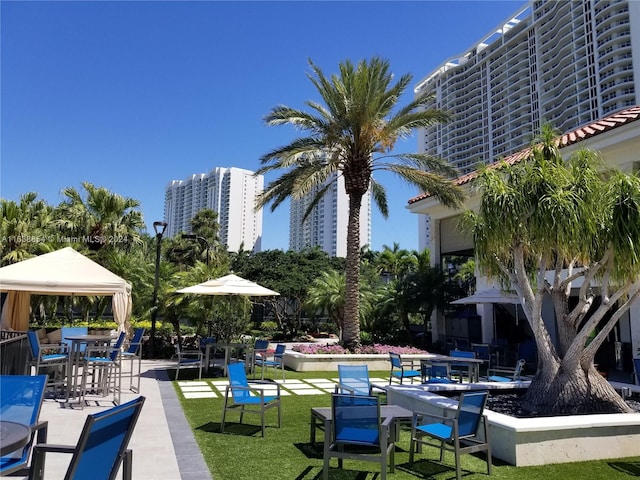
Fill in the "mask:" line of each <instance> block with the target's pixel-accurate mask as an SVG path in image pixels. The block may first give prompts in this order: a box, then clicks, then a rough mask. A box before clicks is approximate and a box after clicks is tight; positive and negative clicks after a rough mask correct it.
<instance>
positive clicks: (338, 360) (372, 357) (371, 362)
mask: <svg viewBox="0 0 640 480" xmlns="http://www.w3.org/2000/svg"><path fill="white" fill-rule="evenodd" d="M420 358H425V355H424V354H422V355H402V360H403V361H406V360H414V361H415V368H416V369H417V368H418V367H419V366H420ZM345 364H353V365H367V366H368V367H369V370H370V371H379V370H390V368H391V364H390V363H389V355H388V354H385V355H378V354H364V355H354V354H351V353H342V354H326V353H319V354H315V355H309V354H306V353H299V352H292V351H286V352H285V354H284V365H285V367H287V368H290V369H291V370H295V371H296V372H318V371H320V372H330V371H334V372H337V371H338V365H345Z"/></svg>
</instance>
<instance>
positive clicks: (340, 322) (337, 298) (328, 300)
mask: <svg viewBox="0 0 640 480" xmlns="http://www.w3.org/2000/svg"><path fill="white" fill-rule="evenodd" d="M358 294H359V295H360V299H359V300H360V304H361V308H360V319H359V320H364V316H365V315H366V314H367V313H368V312H369V311H370V310H371V307H372V305H373V303H374V300H375V297H376V293H375V292H374V291H373V290H372V289H371V288H370V285H368V284H366V283H362V284H361V285H360V288H359V290H358ZM305 305H306V307H308V308H310V309H312V310H315V311H323V312H327V315H328V316H329V318H330V319H331V320H333V322H334V323H335V324H336V326H337V327H338V330H339V331H340V338H342V332H344V309H345V305H346V279H345V276H344V274H342V273H339V272H336V271H335V270H329V271H325V272H321V274H320V276H319V277H317V278H316V279H315V280H314V281H313V283H312V284H311V286H310V287H309V290H308V291H307V300H306V303H305Z"/></svg>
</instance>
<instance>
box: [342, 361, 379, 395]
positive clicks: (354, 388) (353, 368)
mask: <svg viewBox="0 0 640 480" xmlns="http://www.w3.org/2000/svg"><path fill="white" fill-rule="evenodd" d="M374 390H378V391H379V392H380V393H384V394H386V393H387V391H386V390H385V389H384V388H383V387H378V386H376V385H373V384H372V383H371V382H370V381H369V367H367V366H366V365H338V384H337V385H336V387H335V393H341V394H345V395H361V396H365V397H368V396H373V394H374V393H375V392H374Z"/></svg>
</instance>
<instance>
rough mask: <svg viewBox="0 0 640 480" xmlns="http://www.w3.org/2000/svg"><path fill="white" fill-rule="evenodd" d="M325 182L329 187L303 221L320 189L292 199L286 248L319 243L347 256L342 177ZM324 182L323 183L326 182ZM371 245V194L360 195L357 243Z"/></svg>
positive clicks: (346, 201)
mask: <svg viewBox="0 0 640 480" xmlns="http://www.w3.org/2000/svg"><path fill="white" fill-rule="evenodd" d="M327 183H329V184H331V186H330V189H329V190H328V191H327V192H326V194H325V195H324V196H323V197H322V199H321V200H320V201H319V202H318V203H317V204H316V205H315V206H314V207H313V210H312V211H311V213H310V214H309V215H308V216H307V218H306V220H305V221H304V222H303V221H302V219H303V218H304V214H305V213H306V211H307V209H308V207H309V205H310V204H311V202H312V201H313V198H314V195H315V194H316V193H317V192H318V191H319V189H320V188H321V187H320V186H318V187H316V188H315V189H314V190H313V191H311V192H310V193H308V194H307V195H306V196H304V197H303V198H300V199H292V200H291V203H290V211H289V249H290V250H293V251H296V252H299V251H301V250H304V249H305V248H308V247H314V246H319V247H320V248H321V249H322V250H323V251H325V252H327V253H328V254H329V255H331V256H334V257H346V256H347V224H348V221H349V197H348V195H347V193H346V191H345V188H344V179H343V178H342V177H341V176H339V177H337V175H336V174H333V175H332V176H331V177H330V178H329V179H328V180H327ZM325 185H326V184H325ZM365 245H371V194H370V193H369V194H367V195H365V196H364V197H363V198H362V205H361V207H360V246H361V247H362V246H365Z"/></svg>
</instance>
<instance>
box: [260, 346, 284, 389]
mask: <svg viewBox="0 0 640 480" xmlns="http://www.w3.org/2000/svg"><path fill="white" fill-rule="evenodd" d="M286 349H287V346H286V345H285V344H284V343H279V344H278V345H276V350H275V352H274V353H273V356H272V357H271V360H269V358H263V359H262V361H261V365H262V379H263V380H264V367H267V368H269V367H272V368H273V369H275V370H277V369H278V368H279V369H280V370H281V371H282V380H283V381H284V352H285V350H286Z"/></svg>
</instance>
